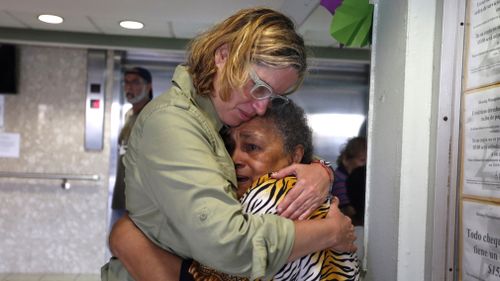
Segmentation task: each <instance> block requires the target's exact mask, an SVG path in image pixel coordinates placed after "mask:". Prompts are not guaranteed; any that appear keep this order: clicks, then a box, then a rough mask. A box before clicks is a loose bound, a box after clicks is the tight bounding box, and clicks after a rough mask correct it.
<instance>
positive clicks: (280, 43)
mask: <svg viewBox="0 0 500 281" xmlns="http://www.w3.org/2000/svg"><path fill="white" fill-rule="evenodd" d="M223 45H226V46H227V47H228V56H227V60H226V63H225V65H224V67H223V69H222V70H221V73H219V75H218V79H219V81H220V93H219V96H220V98H221V99H222V100H224V101H227V100H228V99H229V98H230V93H231V89H233V88H234V89H241V88H242V87H243V86H244V84H245V83H246V82H247V80H248V77H249V73H248V71H249V66H250V64H252V63H254V64H260V65H264V66H269V67H274V68H286V67H290V66H292V67H294V68H295V69H296V70H297V72H298V74H299V75H298V76H299V79H298V82H297V83H296V85H294V88H293V90H292V91H295V90H296V89H297V88H298V87H299V86H300V84H301V83H302V81H303V79H304V75H305V72H306V68H307V62H306V48H305V45H304V40H303V39H302V37H301V36H300V35H299V34H298V33H297V32H296V30H295V24H294V23H293V21H292V20H291V19H290V18H288V17H287V16H285V15H284V14H282V13H280V12H277V11H274V10H271V9H268V8H250V9H243V10H240V11H238V12H237V13H236V14H234V15H232V16H231V17H229V18H227V19H226V20H224V21H223V22H221V23H219V24H217V25H215V26H214V27H212V28H211V29H210V30H208V31H206V32H204V33H202V34H201V35H199V36H198V37H196V38H195V39H193V41H191V43H190V45H189V48H188V59H187V64H188V69H189V72H190V74H191V77H192V79H193V83H194V86H195V88H196V90H197V92H198V94H200V95H203V96H208V95H210V94H211V93H212V92H213V89H214V87H213V82H214V77H215V74H216V72H217V67H216V65H215V53H216V51H217V49H218V48H219V47H221V46H223Z"/></svg>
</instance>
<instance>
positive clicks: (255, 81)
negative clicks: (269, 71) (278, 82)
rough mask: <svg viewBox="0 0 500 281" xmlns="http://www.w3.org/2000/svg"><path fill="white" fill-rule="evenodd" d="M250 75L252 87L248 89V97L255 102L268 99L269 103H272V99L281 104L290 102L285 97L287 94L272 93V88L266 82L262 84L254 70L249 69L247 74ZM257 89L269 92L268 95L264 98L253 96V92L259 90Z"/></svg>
mask: <svg viewBox="0 0 500 281" xmlns="http://www.w3.org/2000/svg"><path fill="white" fill-rule="evenodd" d="M248 73H249V75H250V80H252V82H253V84H254V85H253V87H252V89H250V96H251V97H252V98H254V99H256V100H265V99H269V100H270V101H273V100H274V99H279V100H281V101H282V102H283V104H287V103H288V102H289V101H290V100H289V99H288V98H287V97H286V96H285V95H288V94H284V95H278V94H276V93H275V92H274V91H273V88H272V87H271V86H269V84H267V83H266V82H264V81H263V80H262V79H260V77H259V76H258V75H257V73H256V72H255V70H254V69H253V68H250V71H249V72H248ZM259 87H264V88H266V89H267V90H268V91H269V95H268V96H265V97H257V96H255V95H254V91H255V90H256V89H257V88H259Z"/></svg>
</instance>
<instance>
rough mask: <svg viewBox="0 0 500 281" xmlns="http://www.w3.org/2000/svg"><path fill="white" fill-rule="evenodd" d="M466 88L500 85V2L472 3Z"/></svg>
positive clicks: (495, 0)
mask: <svg viewBox="0 0 500 281" xmlns="http://www.w3.org/2000/svg"><path fill="white" fill-rule="evenodd" d="M468 16H469V24H468V33H467V34H468V37H467V41H468V44H467V45H468V49H467V69H466V70H465V71H466V72H467V77H466V85H465V88H466V89H474V88H479V87H482V86H485V85H491V84H494V83H498V82H500V0H471V1H469V10H468Z"/></svg>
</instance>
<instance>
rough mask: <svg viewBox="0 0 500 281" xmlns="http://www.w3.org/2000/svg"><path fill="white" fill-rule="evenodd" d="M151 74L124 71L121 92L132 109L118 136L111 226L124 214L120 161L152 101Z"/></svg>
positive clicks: (123, 186)
mask: <svg viewBox="0 0 500 281" xmlns="http://www.w3.org/2000/svg"><path fill="white" fill-rule="evenodd" d="M152 82H153V80H152V77H151V73H150V72H149V71H148V70H147V69H145V68H142V67H134V68H131V69H127V70H125V73H124V79H123V91H124V94H125V98H126V99H127V101H128V102H129V103H131V104H132V108H131V109H130V110H129V111H127V113H126V114H125V125H124V126H123V128H122V129H121V131H120V135H119V136H118V145H119V147H120V155H119V158H118V165H117V172H116V181H115V187H114V191H113V201H112V203H111V209H112V214H111V224H110V227H112V226H113V224H114V223H115V222H116V221H117V220H118V219H119V218H120V217H121V216H123V215H124V214H125V211H126V206H125V167H124V165H123V162H122V159H123V156H124V155H125V152H126V151H127V144H128V139H129V136H130V132H131V131H132V127H133V126H134V123H135V120H136V119H137V116H138V115H139V113H140V112H141V110H142V109H143V108H144V106H145V105H146V104H148V103H149V102H150V101H151V100H152V99H153V85H152Z"/></svg>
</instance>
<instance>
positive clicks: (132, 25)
mask: <svg viewBox="0 0 500 281" xmlns="http://www.w3.org/2000/svg"><path fill="white" fill-rule="evenodd" d="M120 26H121V27H123V28H126V29H142V28H143V27H144V24H143V23H142V22H138V21H133V20H122V21H121V22H120Z"/></svg>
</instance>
